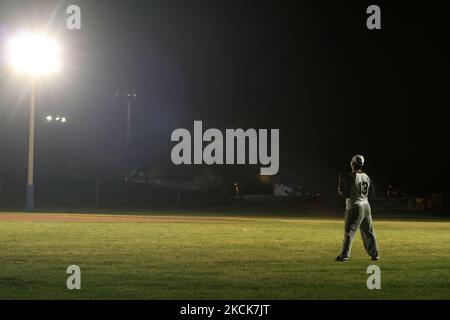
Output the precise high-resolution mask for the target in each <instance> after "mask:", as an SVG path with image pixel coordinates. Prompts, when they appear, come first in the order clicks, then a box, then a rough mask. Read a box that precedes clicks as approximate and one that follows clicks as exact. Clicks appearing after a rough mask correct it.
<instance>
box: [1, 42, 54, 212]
mask: <svg viewBox="0 0 450 320" xmlns="http://www.w3.org/2000/svg"><path fill="white" fill-rule="evenodd" d="M8 51H9V64H10V66H11V67H12V68H13V69H14V70H15V71H16V72H17V73H19V74H25V75H27V77H28V79H29V80H30V81H31V98H30V127H29V139H28V177H27V195H26V210H28V211H32V210H33V209H34V135H35V109H36V85H37V81H38V79H39V78H41V77H43V76H45V75H48V74H51V73H53V72H55V71H57V70H58V69H59V48H58V45H57V44H56V42H55V41H54V40H52V39H50V38H49V37H48V36H47V35H45V34H43V33H22V34H19V35H17V36H16V37H14V38H11V39H10V41H9V43H8Z"/></svg>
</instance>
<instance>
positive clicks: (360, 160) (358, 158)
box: [350, 154, 364, 168]
mask: <svg viewBox="0 0 450 320" xmlns="http://www.w3.org/2000/svg"><path fill="white" fill-rule="evenodd" d="M352 164H353V165H355V166H357V167H359V168H362V166H364V157H363V156H362V155H360V154H357V155H354V156H353V158H352V162H350V166H351V165H352Z"/></svg>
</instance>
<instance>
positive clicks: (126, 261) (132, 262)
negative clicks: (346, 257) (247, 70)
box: [0, 216, 450, 299]
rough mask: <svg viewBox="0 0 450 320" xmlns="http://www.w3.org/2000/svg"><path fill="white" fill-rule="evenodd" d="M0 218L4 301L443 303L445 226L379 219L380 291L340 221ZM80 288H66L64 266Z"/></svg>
mask: <svg viewBox="0 0 450 320" xmlns="http://www.w3.org/2000/svg"><path fill="white" fill-rule="evenodd" d="M215 218H216V219H208V218H199V217H197V218H196V219H183V218H180V219H174V218H171V219H170V220H168V221H161V219H155V221H152V220H151V219H148V221H140V222H101V221H100V222H99V221H93V222H63V221H55V222H40V221H32V222H23V221H10V222H5V221H0V298H1V299H449V298H450V222H448V221H447V222H400V221H395V222H392V221H377V220H376V221H375V228H376V231H377V233H378V237H379V242H380V249H381V250H380V254H381V257H382V260H381V261H380V262H379V263H377V264H378V265H380V267H381V270H382V289H381V290H368V289H367V287H366V279H367V277H368V274H366V268H367V266H369V265H370V264H372V262H371V261H370V259H369V257H368V256H366V254H365V252H364V250H363V248H362V243H361V240H360V236H359V235H358V237H357V239H356V241H355V245H354V248H353V255H352V259H351V260H350V261H349V262H348V263H337V262H334V261H333V260H334V257H335V256H336V255H337V254H338V253H339V250H340V245H341V239H342V232H343V231H342V227H343V223H342V221H338V220H325V219H320V220H312V219H275V218H274V219H270V218H252V219H217V216H215ZM70 264H77V265H79V266H80V267H81V271H82V290H80V291H69V290H67V289H66V279H67V275H66V273H65V270H66V268H67V266H68V265H70Z"/></svg>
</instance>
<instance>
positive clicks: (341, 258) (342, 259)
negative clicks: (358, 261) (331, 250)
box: [336, 255, 348, 262]
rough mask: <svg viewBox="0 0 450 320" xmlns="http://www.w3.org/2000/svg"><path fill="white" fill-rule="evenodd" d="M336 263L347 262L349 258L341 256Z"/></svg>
mask: <svg viewBox="0 0 450 320" xmlns="http://www.w3.org/2000/svg"><path fill="white" fill-rule="evenodd" d="M336 261H340V262H347V261H348V257H346V256H343V255H339V256H337V257H336Z"/></svg>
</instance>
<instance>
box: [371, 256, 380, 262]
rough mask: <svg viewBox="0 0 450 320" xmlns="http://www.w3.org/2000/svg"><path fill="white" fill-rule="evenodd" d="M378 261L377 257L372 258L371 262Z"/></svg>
mask: <svg viewBox="0 0 450 320" xmlns="http://www.w3.org/2000/svg"><path fill="white" fill-rule="evenodd" d="M379 260H380V257H379V256H376V257H372V261H379Z"/></svg>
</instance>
